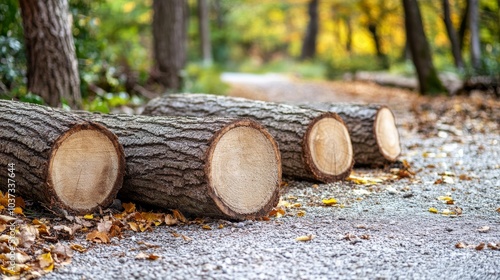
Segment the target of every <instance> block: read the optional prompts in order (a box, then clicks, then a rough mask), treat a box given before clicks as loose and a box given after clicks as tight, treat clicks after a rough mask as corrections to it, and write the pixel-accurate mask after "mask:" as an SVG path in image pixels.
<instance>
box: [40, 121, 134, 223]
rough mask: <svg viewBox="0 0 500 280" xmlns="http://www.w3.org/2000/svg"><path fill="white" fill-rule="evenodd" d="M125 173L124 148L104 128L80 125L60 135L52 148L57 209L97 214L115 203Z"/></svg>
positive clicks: (50, 174)
mask: <svg viewBox="0 0 500 280" xmlns="http://www.w3.org/2000/svg"><path fill="white" fill-rule="evenodd" d="M124 172H125V159H124V153H123V148H122V147H121V145H120V144H119V143H118V139H117V138H116V136H115V135H114V134H112V133H111V132H109V131H108V130H107V129H106V128H104V127H103V126H101V125H97V124H89V123H85V124H79V125H76V126H74V127H72V128H71V129H70V130H69V131H67V132H66V133H65V134H63V135H62V136H60V137H59V139H58V140H57V142H56V145H55V146H54V147H53V149H52V152H51V158H50V163H49V169H48V186H49V192H50V193H51V196H52V197H53V198H54V199H53V203H54V204H55V206H56V207H61V208H64V209H67V210H70V211H72V212H76V213H89V212H93V211H95V210H97V208H98V207H99V206H101V207H103V208H105V207H107V206H109V205H110V204H111V203H112V202H113V199H114V198H115V197H116V194H117V192H118V190H119V189H120V188H121V186H122V182H123V175H124ZM61 204H62V205H61Z"/></svg>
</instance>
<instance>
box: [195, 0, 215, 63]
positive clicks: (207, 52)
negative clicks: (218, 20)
mask: <svg viewBox="0 0 500 280" xmlns="http://www.w3.org/2000/svg"><path fill="white" fill-rule="evenodd" d="M208 12H209V10H208V0H198V26H199V33H200V42H201V44H200V45H201V54H202V57H203V64H204V65H205V66H210V65H212V44H211V43H210V20H209V18H208Z"/></svg>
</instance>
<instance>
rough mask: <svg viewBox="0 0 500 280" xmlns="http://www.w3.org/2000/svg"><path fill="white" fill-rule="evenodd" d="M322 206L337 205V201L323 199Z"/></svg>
mask: <svg viewBox="0 0 500 280" xmlns="http://www.w3.org/2000/svg"><path fill="white" fill-rule="evenodd" d="M322 202H323V204H325V205H328V206H330V205H333V204H337V200H336V199H335V198H329V199H323V200H322Z"/></svg>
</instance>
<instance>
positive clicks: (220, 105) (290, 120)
mask: <svg viewBox="0 0 500 280" xmlns="http://www.w3.org/2000/svg"><path fill="white" fill-rule="evenodd" d="M143 114H147V115H172V116H222V117H244V118H247V117H248V118H252V119H255V120H257V121H259V122H260V123H262V124H263V125H265V126H266V127H267V128H268V129H269V132H270V133H271V135H273V137H274V138H275V139H276V141H277V142H278V144H279V148H280V152H281V157H282V161H283V174H285V175H288V176H291V177H298V178H304V179H313V180H319V181H323V182H332V181H336V180H342V179H345V178H346V177H347V176H349V174H350V173H351V169H352V165H353V159H352V146H351V141H350V138H349V133H348V131H347V128H346V126H345V125H344V123H343V122H342V120H341V119H340V118H339V117H338V116H337V115H336V114H335V113H327V112H321V111H316V110H308V109H301V108H298V107H295V106H289V105H282V104H276V103H271V102H262V101H252V100H248V99H243V98H229V97H222V96H213V95H203V94H173V95H168V96H166V97H165V98H156V99H153V100H151V101H150V102H149V103H148V105H147V106H146V108H145V109H144V113H143Z"/></svg>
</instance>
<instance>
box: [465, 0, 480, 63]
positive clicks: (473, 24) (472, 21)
mask: <svg viewBox="0 0 500 280" xmlns="http://www.w3.org/2000/svg"><path fill="white" fill-rule="evenodd" d="M468 2H469V30H470V57H471V62H472V67H474V69H475V70H476V71H477V70H479V69H480V68H481V44H480V42H479V1H478V0H468Z"/></svg>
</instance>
